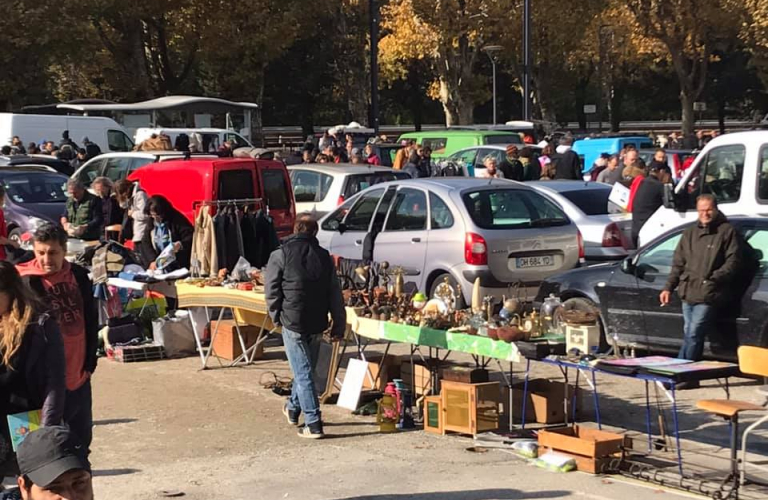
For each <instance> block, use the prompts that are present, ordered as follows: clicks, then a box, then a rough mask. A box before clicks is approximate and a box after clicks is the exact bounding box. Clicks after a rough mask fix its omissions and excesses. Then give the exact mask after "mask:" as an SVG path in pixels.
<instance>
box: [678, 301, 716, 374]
mask: <svg viewBox="0 0 768 500" xmlns="http://www.w3.org/2000/svg"><path fill="white" fill-rule="evenodd" d="M713 313H714V308H713V307H712V306H711V305H709V304H689V303H688V302H683V321H684V322H685V326H684V327H683V346H682V347H681V348H680V353H679V354H678V355H677V357H678V358H681V359H690V360H693V361H698V360H700V359H701V358H702V356H703V354H704V339H705V338H706V336H707V332H709V329H710V327H711V325H712V321H713V320H714V318H713V316H714V314H713Z"/></svg>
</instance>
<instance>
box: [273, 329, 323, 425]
mask: <svg viewBox="0 0 768 500" xmlns="http://www.w3.org/2000/svg"><path fill="white" fill-rule="evenodd" d="M322 338H323V336H322V335H301V334H300V333H296V332H292V331H291V330H288V329H287V328H285V327H283V344H285V354H286V356H287V357H288V363H289V364H290V365H291V371H292V372H293V387H292V389H291V397H290V399H289V400H288V409H289V410H291V411H296V412H303V413H304V424H305V425H309V424H314V423H315V422H319V421H320V420H321V416H320V402H319V401H318V400H317V391H316V390H315V381H314V379H313V375H314V373H315V366H317V356H318V353H319V352H320V342H321V340H322Z"/></svg>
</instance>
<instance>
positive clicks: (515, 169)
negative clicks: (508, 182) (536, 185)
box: [499, 144, 525, 182]
mask: <svg viewBox="0 0 768 500" xmlns="http://www.w3.org/2000/svg"><path fill="white" fill-rule="evenodd" d="M506 153H507V156H506V158H505V159H504V161H503V162H501V165H499V170H501V173H502V174H504V178H505V179H512V180H513V181H520V182H522V181H523V180H525V172H524V169H523V164H522V162H521V161H520V152H519V150H518V149H517V146H515V145H514V144H510V145H509V146H507V151H506Z"/></svg>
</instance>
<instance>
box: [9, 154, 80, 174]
mask: <svg viewBox="0 0 768 500" xmlns="http://www.w3.org/2000/svg"><path fill="white" fill-rule="evenodd" d="M37 165H43V166H46V167H50V168H52V169H54V170H55V171H57V172H60V173H62V174H64V175H72V174H74V173H75V169H74V168H72V165H71V164H70V163H69V162H68V161H64V160H60V159H58V158H56V157H55V156H49V155H11V156H0V166H1V167H29V166H37Z"/></svg>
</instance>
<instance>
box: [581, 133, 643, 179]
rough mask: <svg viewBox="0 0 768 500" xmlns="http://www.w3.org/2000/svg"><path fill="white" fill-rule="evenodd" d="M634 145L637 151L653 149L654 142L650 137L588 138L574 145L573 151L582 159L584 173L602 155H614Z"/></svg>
mask: <svg viewBox="0 0 768 500" xmlns="http://www.w3.org/2000/svg"><path fill="white" fill-rule="evenodd" d="M628 145H632V146H634V147H635V149H638V150H639V149H651V148H653V141H651V139H650V138H649V137H648V136H644V135H639V136H613V137H588V138H585V139H579V140H578V141H575V142H574V143H573V150H574V151H575V152H576V154H578V155H579V158H580V159H581V168H582V171H583V172H584V173H587V172H589V171H590V170H592V165H594V164H595V160H597V159H598V158H599V157H600V155H601V154H603V153H606V154H609V155H614V154H616V153H618V152H620V151H621V150H622V149H624V147H625V146H628Z"/></svg>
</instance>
